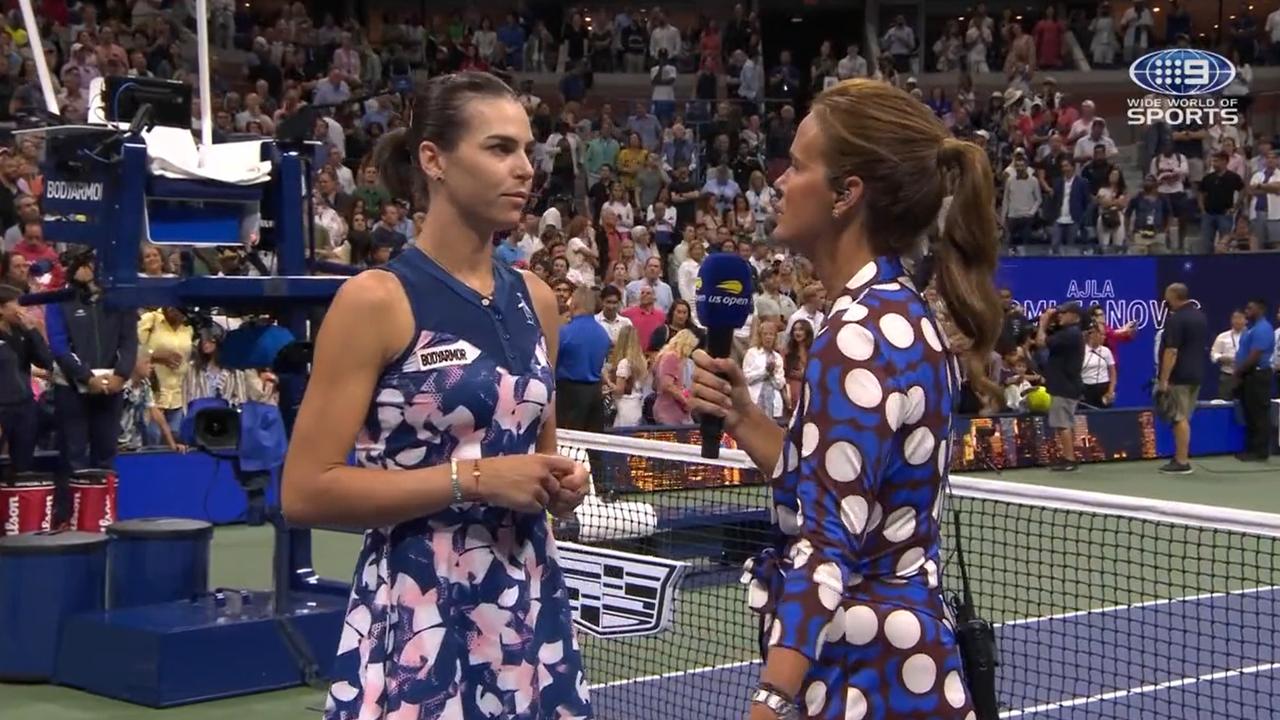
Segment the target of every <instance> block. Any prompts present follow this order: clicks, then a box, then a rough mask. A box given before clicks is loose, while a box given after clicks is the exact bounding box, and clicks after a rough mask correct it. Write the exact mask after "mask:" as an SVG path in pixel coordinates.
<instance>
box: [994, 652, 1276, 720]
mask: <svg viewBox="0 0 1280 720" xmlns="http://www.w3.org/2000/svg"><path fill="white" fill-rule="evenodd" d="M1276 669H1280V662H1273V663H1265V664H1263V665H1250V666H1249V667H1243V668H1237V669H1235V670H1218V671H1216V672H1211V673H1205V674H1204V675H1196V676H1193V677H1184V678H1178V679H1177V680H1166V681H1164V682H1162V683H1156V684H1154V685H1141V686H1139V687H1135V688H1129V689H1128V690H1112V691H1111V692H1105V693H1101V694H1098V695H1090V696H1089V697H1078V698H1072V699H1070V700H1063V701H1061V702H1056V703H1046V704H1044V705H1036V706H1034V707H1027V708H1022V709H1021V710H1011V711H1009V712H1005V713H1001V714H1000V717H1002V718H1014V717H1022V716H1023V715H1036V714H1038V713H1042V712H1049V711H1050V710H1063V709H1066V708H1072V707H1079V706H1081V705H1091V704H1093V703H1097V702H1105V701H1107V700H1117V699H1119V698H1125V697H1129V696H1131V695H1146V694H1149V693H1153V692H1159V691H1161V690H1169V689H1171V688H1180V687H1183V686H1185V685H1194V684H1196V683H1199V682H1213V681H1214V680H1225V679H1227V678H1233V677H1240V676H1242V675H1254V674H1256V673H1263V672H1270V671H1272V670H1276Z"/></svg>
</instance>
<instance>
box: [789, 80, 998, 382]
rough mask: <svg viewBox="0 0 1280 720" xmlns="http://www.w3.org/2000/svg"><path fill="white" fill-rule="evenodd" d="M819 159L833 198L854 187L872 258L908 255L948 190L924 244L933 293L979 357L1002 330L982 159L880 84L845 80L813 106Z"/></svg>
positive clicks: (987, 169) (991, 202)
mask: <svg viewBox="0 0 1280 720" xmlns="http://www.w3.org/2000/svg"><path fill="white" fill-rule="evenodd" d="M813 114H814V116H815V119H816V120H817V121H818V122H819V124H820V125H821V127H822V130H823V136H824V138H825V143H826V153H825V159H826V164H827V167H828V168H829V169H830V170H831V172H832V177H833V182H834V183H835V184H836V186H837V188H836V189H837V191H839V190H842V189H843V187H844V180H845V179H846V178H849V177H854V176H856V177H859V178H861V179H862V182H863V185H864V188H865V189H864V191H863V200H862V203H861V204H862V212H863V213H864V218H865V222H866V229H867V236H868V237H869V238H870V241H871V243H872V250H873V252H875V253H876V254H877V255H909V254H911V253H912V252H913V251H914V250H915V249H916V247H917V245H918V243H919V241H920V238H921V237H922V236H924V235H925V234H926V233H927V232H928V231H929V229H930V227H931V226H934V225H935V224H936V222H937V219H938V213H939V211H940V210H941V208H942V199H943V196H944V195H946V194H947V188H948V185H949V183H948V176H950V180H951V183H950V184H951V185H952V186H953V187H954V193H953V198H952V202H951V207H950V209H949V210H948V212H947V221H946V223H945V225H944V226H943V229H942V231H941V233H939V235H938V240H937V242H936V243H935V244H934V246H933V254H934V261H935V262H934V268H935V272H934V277H933V285H934V287H935V289H936V290H937V292H938V295H939V297H941V299H942V301H943V302H944V303H945V305H946V307H947V310H948V314H949V315H950V317H951V321H952V323H953V324H954V327H955V329H956V330H958V331H959V332H960V333H961V334H962V335H964V336H965V337H966V338H968V339H969V340H970V341H971V344H970V348H969V351H970V352H971V353H973V354H974V355H976V356H978V357H979V358H984V359H985V356H986V355H987V354H989V353H990V352H991V349H992V348H993V347H994V346H995V342H996V339H997V337H999V334H1000V329H1001V326H1002V324H1003V314H1002V312H1001V309H1000V298H999V296H998V295H997V294H996V288H995V284H994V278H995V271H996V263H997V261H998V256H997V254H998V249H999V243H998V239H997V235H996V215H995V198H994V197H993V194H992V187H993V186H994V183H993V180H992V174H991V166H990V164H989V163H988V161H987V156H986V153H985V152H984V151H983V150H982V149H981V148H979V147H978V146H977V145H974V144H972V143H969V142H965V141H962V140H957V139H956V138H954V137H952V136H951V134H950V133H948V132H947V130H946V128H944V127H943V126H942V124H941V123H940V122H938V120H937V118H936V117H934V114H933V112H932V111H931V110H930V109H929V108H928V106H926V105H924V104H923V103H921V102H919V101H918V100H916V99H915V98H913V97H912V96H910V95H908V94H907V93H905V92H903V91H902V90H899V89H898V88H896V87H893V86H892V85H889V84H888V83H884V82H879V81H875V80H866V79H855V80H847V81H845V82H842V83H840V84H839V85H835V86H833V87H831V88H829V89H827V90H826V91H824V92H823V93H821V94H820V95H819V96H818V97H817V98H816V99H815V100H814V101H813Z"/></svg>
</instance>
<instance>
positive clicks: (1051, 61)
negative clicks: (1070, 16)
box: [1031, 5, 1067, 70]
mask: <svg viewBox="0 0 1280 720" xmlns="http://www.w3.org/2000/svg"><path fill="white" fill-rule="evenodd" d="M1031 35H1032V37H1033V38H1034V40H1035V45H1036V65H1037V66H1039V67H1040V68H1042V69H1045V70H1053V69H1057V68H1060V67H1062V66H1063V64H1064V63H1063V59H1064V53H1065V50H1066V38H1067V24H1066V23H1065V22H1063V21H1062V20H1061V19H1059V18H1058V12H1057V8H1055V7H1054V6H1053V5H1047V6H1045V9H1044V17H1042V18H1041V19H1040V21H1039V22H1037V23H1036V24H1035V27H1033V28H1032V29H1031Z"/></svg>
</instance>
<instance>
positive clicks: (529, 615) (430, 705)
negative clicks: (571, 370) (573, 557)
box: [325, 246, 592, 720]
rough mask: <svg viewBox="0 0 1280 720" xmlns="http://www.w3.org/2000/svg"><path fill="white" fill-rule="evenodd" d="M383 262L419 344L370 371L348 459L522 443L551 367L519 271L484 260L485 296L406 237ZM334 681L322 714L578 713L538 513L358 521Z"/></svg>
mask: <svg viewBox="0 0 1280 720" xmlns="http://www.w3.org/2000/svg"><path fill="white" fill-rule="evenodd" d="M385 269H386V270H389V271H390V272H392V273H394V274H395V275H396V277H397V278H398V279H399V280H400V282H401V283H402V285H403V286H404V289H405V293H406V295H407V296H408V298H409V301H410V305H411V306H412V308H413V314H414V319H415V325H416V330H415V333H414V338H415V339H414V341H413V342H412V343H411V344H410V347H408V348H406V349H405V351H404V352H403V353H402V354H401V356H400V357H399V358H397V359H396V360H395V361H394V362H393V363H391V364H390V365H389V366H388V367H387V368H386V370H385V371H384V372H383V374H382V376H381V377H380V378H379V380H378V384H377V387H376V389H375V396H374V400H373V403H372V405H371V407H370V408H369V413H368V417H367V418H366V421H365V424H364V427H363V429H362V430H361V432H360V435H359V438H358V439H357V442H356V460H357V462H358V463H359V464H360V465H361V466H364V467H378V468H385V469H397V470H413V469H416V468H426V467H431V466H434V465H439V464H442V463H447V462H449V459H450V458H454V459H457V460H471V459H474V458H482V457H492V456H497V455H511V454H527V453H531V452H533V451H534V448H535V445H536V443H537V439H538V434H539V432H540V430H541V429H542V424H543V422H544V420H545V419H546V418H547V416H548V414H549V413H550V412H551V409H552V408H553V407H554V398H553V389H554V387H555V376H554V374H553V372H552V368H551V365H550V362H549V361H548V357H547V350H546V342H545V340H544V338H543V336H542V332H541V327H540V326H539V324H538V320H537V318H536V316H535V315H534V312H533V310H532V301H531V300H530V298H529V291H528V288H527V287H526V286H525V283H524V280H523V278H522V277H521V276H520V274H519V272H518V271H516V270H513V269H511V268H508V267H501V266H500V265H499V264H497V263H495V265H494V279H495V290H494V294H493V296H491V297H482V296H481V295H479V294H478V293H477V292H475V291H474V290H472V289H470V288H469V287H467V286H465V285H464V284H462V283H460V282H458V281H457V280H456V279H455V278H453V277H452V276H451V275H449V274H448V273H447V272H445V271H444V270H443V269H442V268H441V267H440V266H439V265H437V264H436V263H435V262H434V261H432V260H431V259H430V258H428V257H427V256H426V255H425V254H423V253H422V252H421V251H420V250H418V249H417V248H416V247H412V246H411V247H410V248H408V249H407V250H406V251H405V252H404V253H403V254H401V255H400V256H399V257H397V258H396V259H395V260H393V261H392V262H391V263H390V264H389V265H387V266H386V268H385ZM374 272H377V271H374ZM462 467H463V468H467V471H468V472H469V468H470V463H465V464H464V465H463V466H462ZM333 677H334V678H335V681H334V682H333V684H332V686H331V687H330V690H329V698H328V703H327V706H326V710H325V718H326V720H374V719H385V720H464V719H465V720H473V719H489V718H494V719H497V718H501V719H502V720H544V719H551V718H555V719H556V720H569V719H572V718H590V717H591V715H592V713H591V705H590V702H589V700H588V697H587V689H586V681H585V678H584V677H583V672H582V657H581V653H580V652H579V649H578V644H577V641H576V640H575V637H574V634H573V626H572V623H571V615H570V607H569V597H568V592H567V590H566V588H565V583H564V576H563V573H562V571H561V569H560V565H559V562H558V559H557V554H556V549H555V544H554V542H553V540H552V538H551V535H550V532H549V531H548V528H547V521H546V517H545V515H544V514H542V513H532V514H531V513H520V512H516V511H513V510H508V509H505V508H499V507H493V506H489V505H486V504H483V503H463V504H455V505H451V506H449V507H447V508H445V509H444V510H441V511H439V512H437V513H434V514H432V515H429V516H426V517H422V518H418V519H416V520H411V521H408V522H404V523H401V524H399V525H396V526H394V527H383V528H375V529H372V530H369V531H367V532H366V534H365V539H364V547H363V549H362V550H361V552H360V556H359V560H358V561H357V564H356V570H355V578H354V580H353V583H352V592H351V600H350V604H349V607H348V612H347V617H346V623H345V627H344V629H343V632H342V637H341V640H340V642H339V646H338V654H337V659H336V661H335V665H334V673H333Z"/></svg>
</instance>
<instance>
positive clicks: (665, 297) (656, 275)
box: [627, 233, 674, 347]
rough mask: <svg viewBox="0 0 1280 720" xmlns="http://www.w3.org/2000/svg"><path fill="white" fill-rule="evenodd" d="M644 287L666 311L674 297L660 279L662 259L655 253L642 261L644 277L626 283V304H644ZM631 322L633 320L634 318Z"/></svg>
mask: <svg viewBox="0 0 1280 720" xmlns="http://www.w3.org/2000/svg"><path fill="white" fill-rule="evenodd" d="M646 234H647V233H646ZM644 288H648V289H650V290H651V291H652V292H653V296H654V302H655V303H656V304H657V307H658V309H659V310H660V311H661V312H666V311H667V310H668V309H669V308H670V307H671V303H672V302H673V301H674V297H673V296H672V294H671V286H670V285H668V284H667V282H666V281H665V280H663V279H662V259H661V258H660V257H658V256H657V255H650V256H649V257H648V258H647V259H646V260H645V261H644V277H641V278H640V279H639V280H633V281H631V282H630V283H628V284H627V305H628V306H631V305H637V304H638V305H643V304H644V298H643V292H642V291H643V289H644ZM632 322H635V320H634V318H633V319H632ZM647 346H648V344H647V343H646V347H647Z"/></svg>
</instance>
